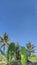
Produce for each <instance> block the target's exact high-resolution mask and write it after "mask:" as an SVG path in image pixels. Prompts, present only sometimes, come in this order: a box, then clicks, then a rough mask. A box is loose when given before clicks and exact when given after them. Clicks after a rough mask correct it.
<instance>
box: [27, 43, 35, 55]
mask: <svg viewBox="0 0 37 65" xmlns="http://www.w3.org/2000/svg"><path fill="white" fill-rule="evenodd" d="M34 48H35V46H34V45H33V44H31V43H30V42H28V43H27V45H26V50H27V52H28V55H29V56H30V55H31V53H34Z"/></svg>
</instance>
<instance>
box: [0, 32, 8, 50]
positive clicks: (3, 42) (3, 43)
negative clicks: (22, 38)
mask: <svg viewBox="0 0 37 65" xmlns="http://www.w3.org/2000/svg"><path fill="white" fill-rule="evenodd" d="M8 41H9V38H8V35H7V33H6V32H5V34H4V35H3V36H0V48H2V47H3V50H5V48H6V47H7V46H8V44H9V43H8Z"/></svg>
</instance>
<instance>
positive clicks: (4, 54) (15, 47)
mask: <svg viewBox="0 0 37 65" xmlns="http://www.w3.org/2000/svg"><path fill="white" fill-rule="evenodd" d="M9 40H10V39H9V37H8V35H7V33H5V34H4V35H3V36H0V61H1V62H0V65H2V64H4V65H16V64H19V65H27V62H28V61H31V62H37V56H36V55H35V50H34V49H35V46H34V45H33V44H31V43H30V42H28V43H27V44H26V47H25V46H24V47H23V46H20V45H19V43H17V42H16V43H15V42H9Z"/></svg>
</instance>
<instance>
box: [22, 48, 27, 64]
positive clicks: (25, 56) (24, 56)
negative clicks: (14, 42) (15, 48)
mask: <svg viewBox="0 0 37 65" xmlns="http://www.w3.org/2000/svg"><path fill="white" fill-rule="evenodd" d="M27 59H28V57H27V52H26V49H25V48H24V47H22V48H21V63H22V65H26V64H27Z"/></svg>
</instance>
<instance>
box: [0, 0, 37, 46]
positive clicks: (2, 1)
mask: <svg viewBox="0 0 37 65" xmlns="http://www.w3.org/2000/svg"><path fill="white" fill-rule="evenodd" d="M4 32H7V33H8V35H9V37H10V38H12V41H14V42H17V41H18V42H19V44H20V45H24V46H25V45H26V43H27V42H28V41H30V42H31V43H33V44H34V45H35V46H36V47H37V0H0V35H2V34H4Z"/></svg>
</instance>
